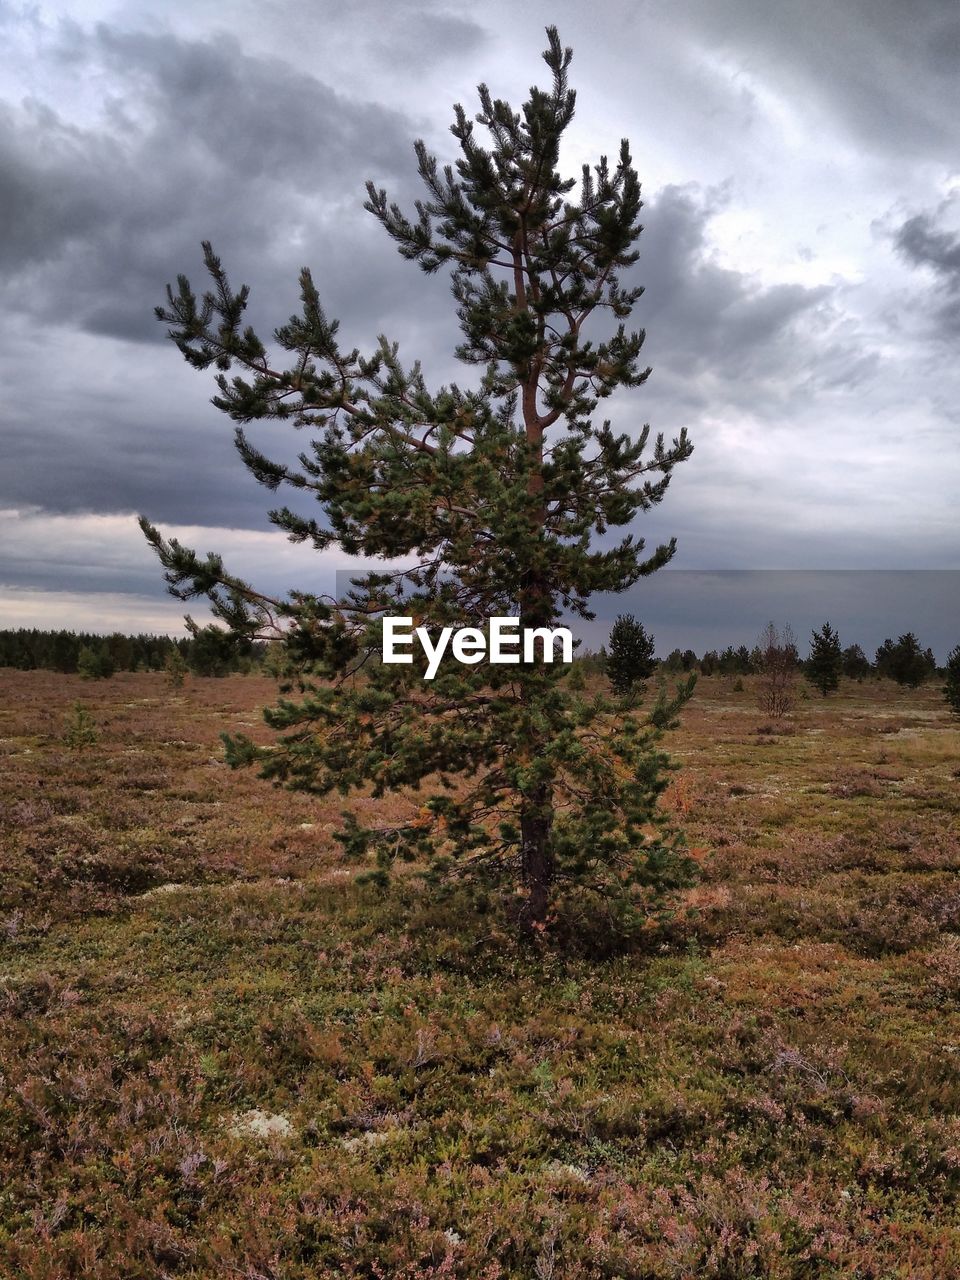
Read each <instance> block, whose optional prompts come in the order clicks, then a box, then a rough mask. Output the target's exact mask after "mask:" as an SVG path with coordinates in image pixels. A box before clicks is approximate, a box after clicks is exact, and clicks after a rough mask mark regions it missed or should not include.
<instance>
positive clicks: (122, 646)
mask: <svg viewBox="0 0 960 1280" xmlns="http://www.w3.org/2000/svg"><path fill="white" fill-rule="evenodd" d="M265 648H266V646H265V645H261V644H257V643H252V644H250V645H248V646H246V648H244V647H243V646H238V645H237V644H236V642H235V641H233V640H232V638H231V637H230V636H228V635H227V634H226V633H225V632H223V631H220V630H219V629H218V628H216V627H200V628H198V629H197V630H196V632H195V633H194V634H193V635H190V636H186V637H183V638H179V639H174V638H173V637H171V636H156V635H143V634H141V635H135V636H128V635H123V634H122V633H121V632H119V631H116V632H114V633H113V634H112V635H106V636H105V635H96V634H94V633H92V632H87V631H62V630H61V631H41V630H39V629H37V628H30V629H27V628H20V629H18V630H16V631H13V630H7V631H0V667H16V668H18V669H19V670H21V671H33V670H43V671H62V672H63V673H64V674H66V675H81V676H85V677H87V678H89V679H106V678H108V677H110V676H112V675H114V674H115V673H116V672H118V671H165V670H169V668H170V666H171V665H173V666H174V667H176V666H177V665H179V663H183V664H184V666H185V667H186V668H187V669H188V670H190V671H192V672H193V673H194V675H201V676H225V675H229V674H230V673H231V672H238V671H239V672H249V671H252V670H255V669H257V668H258V667H259V666H260V663H261V661H262V659H263V656H264V651H265ZM174 655H179V658H176V657H175V656H174Z"/></svg>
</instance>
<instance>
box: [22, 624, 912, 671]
mask: <svg viewBox="0 0 960 1280" xmlns="http://www.w3.org/2000/svg"><path fill="white" fill-rule="evenodd" d="M275 649H276V647H275V646H274V645H270V644H267V643H263V642H261V643H252V644H248V645H247V646H246V647H245V648H238V647H237V645H236V642H235V641H233V640H232V638H231V637H230V636H229V635H227V633H225V632H223V631H220V630H218V629H217V628H215V627H203V628H201V629H200V630H198V631H197V633H196V635H194V636H187V637H184V638H180V639H174V638H172V637H171V636H156V635H135V636H127V635H122V634H120V633H119V632H115V633H114V634H113V635H107V636H104V635H96V634H93V633H90V632H84V631H79V632H78V631H40V630H38V629H36V628H34V629H25V628H21V629H19V630H16V631H12V630H6V631H0V667H15V668H17V669H19V670H21V671H32V670H46V671H61V672H63V673H64V674H66V675H76V674H80V675H85V676H88V677H91V678H106V677H109V676H112V675H114V674H115V673H116V672H118V671H163V670H166V669H169V666H170V663H171V661H172V662H175V663H176V662H177V661H178V660H177V659H176V658H175V657H174V655H175V654H178V655H179V661H181V662H182V663H183V664H184V665H185V667H186V668H187V669H189V670H190V671H191V672H193V674H194V675H199V676H225V675H230V674H232V673H238V672H239V673H241V674H251V673H253V672H260V671H264V672H268V673H270V674H279V671H278V668H279V665H280V663H279V661H278V658H279V655H278V654H277V653H276V651H275ZM791 656H792V661H793V663H794V664H795V665H796V667H797V668H798V669H799V670H803V669H804V668H805V666H806V665H807V662H808V661H809V659H807V660H803V659H801V658H800V655H799V652H798V650H797V649H796V648H795V647H794V646H791ZM605 661H606V650H605V649H603V648H601V650H600V652H599V653H590V652H587V651H584V652H581V654H580V656H579V657H578V658H577V665H581V666H582V667H583V668H584V670H586V671H597V672H602V671H603V669H604V666H605ZM657 665H658V667H659V669H660V670H661V671H662V672H667V673H674V672H675V673H681V672H683V673H687V672H691V671H697V672H699V673H700V674H701V675H705V676H712V675H721V676H746V675H754V674H756V673H758V672H760V671H762V670H763V665H764V655H763V652H762V650H761V649H760V648H759V646H757V647H755V648H753V649H748V648H747V647H746V645H741V646H740V647H739V648H736V649H735V648H734V647H733V646H732V645H728V646H727V648H725V649H722V650H717V649H710V650H708V651H707V652H706V653H704V654H702V655H700V656H698V655H697V654H696V653H694V651H693V650H692V649H685V650H680V649H674V650H673V652H672V653H670V654H668V655H667V657H665V658H663V659H661V660H660V661H659V662H658V664H657ZM840 671H841V674H843V675H844V676H846V677H848V678H850V679H854V680H864V679H867V678H868V677H874V678H881V677H887V678H890V679H893V680H897V681H898V683H901V684H902V683H909V684H919V683H922V682H923V681H924V680H926V679H930V678H932V677H933V676H935V675H936V674H937V663H936V659H935V658H934V655H933V652H932V650H930V649H924V648H923V647H922V646H921V644H920V642H919V640H918V639H917V637H916V636H915V635H913V633H912V632H908V633H907V634H906V635H903V636H900V637H899V638H898V639H897V640H896V641H893V640H885V641H884V642H883V644H882V645H881V646H880V648H879V649H877V651H876V653H875V654H874V657H873V658H872V659H870V658H869V657H868V656H867V655H866V653H865V652H864V651H863V649H862V648H861V647H860V645H858V644H852V645H850V646H848V647H847V648H846V649H844V650H843V652H842V655H841V667H840ZM906 672H909V679H904V678H903V677H904V674H905V673H906Z"/></svg>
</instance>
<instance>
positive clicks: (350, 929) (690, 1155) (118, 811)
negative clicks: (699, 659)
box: [0, 671, 960, 1280]
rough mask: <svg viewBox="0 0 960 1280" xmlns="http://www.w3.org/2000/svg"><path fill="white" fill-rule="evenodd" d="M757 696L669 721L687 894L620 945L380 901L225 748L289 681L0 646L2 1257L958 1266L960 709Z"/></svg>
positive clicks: (105, 1274)
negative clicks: (100, 665)
mask: <svg viewBox="0 0 960 1280" xmlns="http://www.w3.org/2000/svg"><path fill="white" fill-rule="evenodd" d="M745 683H746V688H745V690H744V691H743V692H734V691H733V689H732V681H729V680H724V679H720V678H714V679H710V680H704V681H702V682H701V685H700V687H699V689H698V691H697V694H696V695H695V698H694V700H693V702H692V703H691V704H690V706H689V707H688V708H687V710H686V712H685V714H684V722H683V725H682V727H681V729H679V730H678V731H676V732H675V733H674V734H672V735H671V747H672V749H673V753H674V755H675V756H676V758H677V759H678V760H679V761H680V762H681V763H682V765H683V773H682V775H681V776H680V777H679V778H678V780H677V782H676V784H675V785H674V786H673V787H672V788H671V790H670V792H669V793H668V797H667V801H668V803H669V804H670V805H671V806H672V807H673V808H674V809H675V810H676V812H677V813H678V814H680V815H682V820H683V822H684V824H685V826H686V828H687V829H688V831H689V833H690V838H691V842H692V843H693V844H695V845H697V846H700V847H704V848H706V849H708V850H709V851H710V852H709V853H708V855H707V857H706V859H705V864H704V880H703V883H702V884H701V885H699V886H698V887H697V889H696V890H694V891H692V892H691V894H690V897H689V902H688V907H689V908H690V909H691V912H692V914H690V915H689V916H683V917H682V918H681V919H680V920H678V921H677V922H676V923H675V924H674V925H672V926H670V927H668V928H664V929H663V930H661V931H660V932H658V933H657V934H656V936H651V938H650V940H649V943H648V945H647V946H646V948H645V949H644V950H643V951H642V952H634V953H633V954H627V955H625V954H622V953H621V954H613V955H611V954H606V955H603V956H602V958H598V956H600V955H601V953H602V952H603V947H602V945H601V944H602V939H586V940H585V944H584V947H583V949H582V951H581V952H580V953H578V954H576V955H572V954H569V953H568V954H566V955H564V954H561V953H559V952H558V951H557V950H556V949H555V948H554V947H553V946H552V945H551V944H550V942H549V940H548V941H547V942H546V943H545V944H544V946H543V949H542V950H541V951H540V952H539V953H536V954H531V953H530V952H528V951H525V950H523V949H522V948H520V947H518V946H517V945H515V944H514V942H513V940H512V938H511V936H510V935H509V933H508V932H507V931H506V929H505V927H504V925H503V923H502V921H501V920H500V919H499V917H498V916H497V915H496V913H489V914H486V915H479V914H477V913H476V912H474V911H472V910H471V909H469V908H468V907H467V906H466V905H465V904H462V903H457V902H451V903H448V904H445V905H444V906H442V907H440V906H436V905H432V904H431V903H430V902H429V901H426V900H424V898H423V896H422V895H421V894H420V892H419V891H418V889H417V888H416V885H415V883H414V882H413V881H409V880H406V881H404V882H403V883H402V884H401V886H400V887H399V888H398V889H397V890H396V891H395V892H394V893H393V894H392V895H391V896H390V897H387V898H385V897H383V896H381V894H380V893H379V891H377V890H375V889H374V888H372V887H359V886H357V885H356V884H355V883H354V882H353V875H352V869H351V868H348V867H344V866H343V865H341V863H340V861H339V858H338V853H337V849H338V846H336V844H335V842H334V841H333V839H332V836H331V832H332V830H333V829H334V828H335V826H336V825H337V822H338V814H339V809H340V807H341V806H340V803H339V802H338V801H336V800H334V801H333V802H329V803H326V802H322V803H321V802H317V801H314V800H311V799H309V798H307V797H303V796H296V795H291V794H289V793H284V792H277V791H273V790H271V789H269V788H268V787H266V786H265V785H264V784H262V783H260V782H259V781H258V780H257V779H256V778H255V777H254V776H252V775H250V774H246V773H241V774H233V773H231V772H230V771H228V770H227V769H225V768H224V767H223V765H222V760H221V750H220V744H219V741H218V733H219V732H220V730H221V729H223V728H228V729H230V728H234V729H235V728H238V727H241V726H242V727H244V728H245V729H246V731H247V732H250V733H252V734H253V735H254V736H259V735H260V734H261V733H263V730H262V729H261V728H259V727H258V725H259V721H258V716H257V708H258V706H260V705H262V704H263V703H266V702H268V701H270V700H272V697H273V693H274V688H273V686H272V684H271V683H270V682H269V681H267V680H262V679H259V678H252V677H251V678H243V677H230V678H228V679H226V680H220V681H217V680H196V679H195V680H192V681H190V682H189V683H188V685H187V686H186V687H185V688H184V689H183V690H181V691H175V692H171V691H169V690H168V689H167V688H166V686H165V684H164V681H163V678H162V677H160V676H118V677H116V678H115V679H114V680H112V681H107V682H103V683H99V684H84V683H82V682H81V681H79V680H77V679H76V678H73V677H66V676H54V675H50V674H48V673H19V672H13V671H0V755H2V764H3V776H2V783H0V805H2V815H3V869H4V876H3V881H2V883H0V926H2V927H0V948H2V955H0V1027H2V1035H3V1045H2V1059H0V1072H2V1078H0V1188H2V1189H0V1275H2V1276H7V1275H9V1276H11V1277H13V1276H16V1277H25V1278H28V1280H31V1278H32V1280H54V1278H55V1277H56V1278H57V1280H60V1278H61V1277H97V1278H103V1280H113V1278H116V1280H121V1278H122V1280H135V1278H137V1277H156V1278H160V1277H174V1276H175V1277H178V1278H179V1277H189V1278H191V1280H199V1278H200V1277H204V1278H206V1277H211V1278H212V1277H221V1276H241V1277H246V1278H247V1280H263V1278H267V1280H281V1278H282V1280H307V1277H319V1276H331V1277H333V1276H348V1277H381V1276H382V1277H407V1278H410V1280H413V1278H415V1277H439V1276H457V1277H464V1278H465V1280H475V1278H484V1277H486V1278H488V1280H506V1278H507V1277H511V1278H512V1277H517V1278H519V1277H524V1278H525V1280H526V1278H527V1277H534V1278H535V1280H546V1278H547V1277H555V1278H556V1280H579V1278H581V1277H583V1278H586V1277H590V1278H593V1277H596V1278H598V1280H599V1278H600V1277H606V1278H609V1280H612V1278H613V1277H617V1276H620V1277H638V1278H640V1277H643V1278H645V1280H652V1278H659V1277H664V1278H666V1277H686V1276H691V1277H692V1276H697V1277H717V1278H718V1280H719V1278H720V1277H723V1278H727V1280H733V1278H739V1277H754V1276H755V1277H771V1278H778V1280H779V1278H787V1277H789V1278H790V1280H801V1278H803V1280H807V1278H812V1277H818V1278H819V1277H828V1278H829V1277H837V1278H839V1277H851V1276H855V1277H860V1278H861V1280H881V1278H882V1280H890V1278H892V1277H903V1278H904V1280H906V1278H907V1277H910V1278H911V1280H912V1278H914V1277H917V1278H920V1280H944V1278H946V1277H951V1276H957V1275H960V1214H958V1210H957V1207H956V1206H957V1203H958V1199H957V1196H958V1192H960V1119H958V1116H960V1074H958V1071H960V878H958V875H957V872H958V870H960V788H958V780H957V773H958V766H960V730H958V726H957V722H956V721H955V720H954V721H953V722H951V720H950V718H949V716H948V714H947V712H946V709H945V708H943V707H942V704H941V703H940V701H939V695H938V693H937V691H936V689H934V688H932V687H931V688H929V689H926V690H920V691H903V690H899V689H896V688H893V687H891V686H888V685H885V684H884V685H878V684H873V683H865V684H864V685H853V684H851V685H844V687H843V688H842V689H841V691H840V694H839V695H838V696H836V697H831V698H830V699H827V700H824V699H821V698H820V697H819V695H815V694H814V695H812V696H811V697H810V698H808V699H806V700H804V701H802V702H801V703H800V705H799V707H798V710H797V712H796V714H795V715H794V716H793V717H792V718H791V719H790V720H789V721H788V722H786V724H784V725H770V724H769V723H767V722H765V721H764V719H763V717H762V716H760V715H759V714H758V712H757V710H756V702H755V699H754V697H753V691H752V689H751V682H750V681H749V680H747V681H746V682H745ZM77 698H82V700H83V701H84V703H85V705H86V706H87V707H88V709H89V710H90V712H91V714H92V716H93V719H94V721H95V723H96V726H97V728H98V731H99V740H98V741H97V743H96V744H95V745H93V746H89V747H87V748H86V749H84V750H79V751H77V750H71V749H69V748H68V747H67V746H66V745H65V744H64V741H63V734H64V730H65V726H66V724H67V721H68V719H69V715H70V708H71V705H72V703H73V702H74V701H75V700H76V699H77ZM784 730H786V731H784ZM263 740H264V741H266V740H267V738H266V737H264V739H263ZM361 803H368V802H361ZM392 803H393V804H394V805H395V806H396V810H397V812H399V811H400V810H401V809H402V807H403V802H402V801H393V802H392Z"/></svg>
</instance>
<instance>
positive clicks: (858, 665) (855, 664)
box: [843, 644, 873, 681]
mask: <svg viewBox="0 0 960 1280" xmlns="http://www.w3.org/2000/svg"><path fill="white" fill-rule="evenodd" d="M872 670H873V666H872V664H871V662H870V659H869V658H868V657H867V655H866V654H865V653H864V652H863V649H862V648H861V647H860V645H858V644H851V645H848V646H847V648H846V649H844V651H843V674H844V675H845V676H846V677H847V679H848V680H859V681H862V680H863V679H864V677H865V676H868V675H869V674H870V672H871V671H872Z"/></svg>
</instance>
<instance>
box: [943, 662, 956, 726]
mask: <svg viewBox="0 0 960 1280" xmlns="http://www.w3.org/2000/svg"><path fill="white" fill-rule="evenodd" d="M943 696H944V697H945V698H946V700H947V704H948V706H949V707H950V708H951V709H952V710H953V711H955V712H956V713H957V715H958V716H960V644H958V645H957V647H956V648H955V649H954V650H952V651H951V652H950V653H949V654H948V655H947V682H946V684H945V685H944V686H943Z"/></svg>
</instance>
